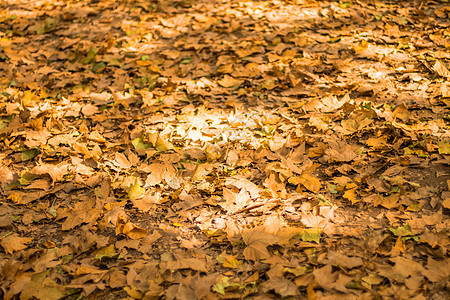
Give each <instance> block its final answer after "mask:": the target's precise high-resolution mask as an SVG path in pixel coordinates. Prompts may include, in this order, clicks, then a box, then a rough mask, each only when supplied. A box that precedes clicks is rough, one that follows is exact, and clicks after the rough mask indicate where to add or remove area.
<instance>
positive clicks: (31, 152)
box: [21, 148, 39, 161]
mask: <svg viewBox="0 0 450 300" xmlns="http://www.w3.org/2000/svg"><path fill="white" fill-rule="evenodd" d="M38 154H39V150H38V149H36V148H32V149H27V150H23V151H22V155H21V159H22V161H27V160H30V159H33V158H34V157H35V156H36V155H38Z"/></svg>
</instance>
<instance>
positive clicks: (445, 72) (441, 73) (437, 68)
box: [433, 60, 450, 78]
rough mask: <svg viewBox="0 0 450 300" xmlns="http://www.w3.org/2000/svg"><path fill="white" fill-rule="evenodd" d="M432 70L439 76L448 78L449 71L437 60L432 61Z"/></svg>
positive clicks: (449, 75)
mask: <svg viewBox="0 0 450 300" xmlns="http://www.w3.org/2000/svg"><path fill="white" fill-rule="evenodd" d="M433 71H435V72H436V73H437V74H438V75H439V76H442V77H446V78H450V71H449V70H448V69H447V67H446V66H445V65H444V64H443V63H442V62H440V61H439V60H436V62H435V63H434V65H433Z"/></svg>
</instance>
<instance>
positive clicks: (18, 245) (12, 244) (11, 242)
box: [0, 233, 33, 254]
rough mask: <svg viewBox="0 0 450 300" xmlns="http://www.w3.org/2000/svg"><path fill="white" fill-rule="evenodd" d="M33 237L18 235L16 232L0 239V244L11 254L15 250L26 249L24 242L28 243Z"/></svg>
mask: <svg viewBox="0 0 450 300" xmlns="http://www.w3.org/2000/svg"><path fill="white" fill-rule="evenodd" d="M32 240H33V239H32V238H29V237H20V236H19V235H18V234H17V233H13V234H9V235H7V236H5V237H3V238H1V239H0V245H1V246H2V247H3V249H4V250H5V252H6V253H8V254H12V253H14V252H16V251H20V250H23V249H26V248H27V247H28V246H27V245H26V244H28V243H30V242H31V241H32Z"/></svg>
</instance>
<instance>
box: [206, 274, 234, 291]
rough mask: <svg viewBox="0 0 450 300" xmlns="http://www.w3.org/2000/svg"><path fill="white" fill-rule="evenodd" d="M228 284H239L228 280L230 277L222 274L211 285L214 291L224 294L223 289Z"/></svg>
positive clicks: (228, 285)
mask: <svg viewBox="0 0 450 300" xmlns="http://www.w3.org/2000/svg"><path fill="white" fill-rule="evenodd" d="M230 286H239V284H238V283H235V282H230V277H227V276H223V277H222V278H221V279H220V281H219V282H217V283H216V284H215V285H214V286H213V287H212V290H213V291H214V292H216V293H219V294H221V295H225V289H226V288H227V287H230Z"/></svg>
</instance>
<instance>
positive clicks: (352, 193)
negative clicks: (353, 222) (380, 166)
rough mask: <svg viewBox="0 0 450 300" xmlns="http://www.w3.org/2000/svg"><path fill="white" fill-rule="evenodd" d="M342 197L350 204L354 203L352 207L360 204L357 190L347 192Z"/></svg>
mask: <svg viewBox="0 0 450 300" xmlns="http://www.w3.org/2000/svg"><path fill="white" fill-rule="evenodd" d="M342 197H344V198H345V199H347V200H350V202H352V205H353V204H355V203H357V202H359V199H358V196H357V195H356V188H353V189H350V190H346V191H345V193H344V195H343V196H342Z"/></svg>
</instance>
